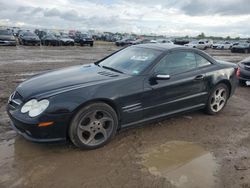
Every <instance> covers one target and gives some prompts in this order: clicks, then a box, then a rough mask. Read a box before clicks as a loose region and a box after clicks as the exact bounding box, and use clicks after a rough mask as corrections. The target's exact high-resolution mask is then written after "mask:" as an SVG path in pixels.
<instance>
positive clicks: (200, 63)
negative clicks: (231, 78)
mask: <svg viewBox="0 0 250 188" xmlns="http://www.w3.org/2000/svg"><path fill="white" fill-rule="evenodd" d="M195 57H196V61H197V67H204V66H208V65H211V63H210V62H209V61H208V60H206V59H205V58H204V57H202V56H200V55H198V54H195Z"/></svg>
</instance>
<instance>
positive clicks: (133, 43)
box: [130, 39, 150, 45]
mask: <svg viewBox="0 0 250 188" xmlns="http://www.w3.org/2000/svg"><path fill="white" fill-rule="evenodd" d="M149 42H150V40H149V39H137V40H134V41H131V42H130V44H131V45H136V44H146V43H149Z"/></svg>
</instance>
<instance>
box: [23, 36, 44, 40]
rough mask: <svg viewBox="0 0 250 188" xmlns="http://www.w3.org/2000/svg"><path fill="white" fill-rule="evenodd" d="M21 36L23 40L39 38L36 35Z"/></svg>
mask: <svg viewBox="0 0 250 188" xmlns="http://www.w3.org/2000/svg"><path fill="white" fill-rule="evenodd" d="M22 38H23V39H25V40H40V39H39V38H38V37H34V36H23V37H22Z"/></svg>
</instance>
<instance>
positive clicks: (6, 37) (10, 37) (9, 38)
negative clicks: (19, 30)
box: [0, 35, 15, 40]
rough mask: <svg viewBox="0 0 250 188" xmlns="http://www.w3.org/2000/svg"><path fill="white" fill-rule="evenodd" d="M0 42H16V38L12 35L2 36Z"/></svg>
mask: <svg viewBox="0 0 250 188" xmlns="http://www.w3.org/2000/svg"><path fill="white" fill-rule="evenodd" d="M0 40H15V38H14V37H13V36H10V35H0Z"/></svg>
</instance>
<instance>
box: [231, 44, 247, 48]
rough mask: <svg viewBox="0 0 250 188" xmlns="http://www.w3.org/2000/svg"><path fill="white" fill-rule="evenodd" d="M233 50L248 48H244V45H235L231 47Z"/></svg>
mask: <svg viewBox="0 0 250 188" xmlns="http://www.w3.org/2000/svg"><path fill="white" fill-rule="evenodd" d="M233 48H248V46H244V45H236V46H233Z"/></svg>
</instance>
